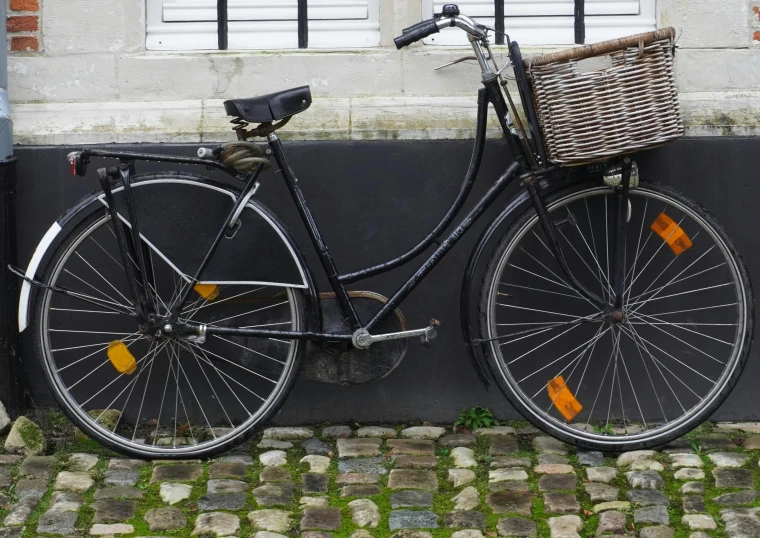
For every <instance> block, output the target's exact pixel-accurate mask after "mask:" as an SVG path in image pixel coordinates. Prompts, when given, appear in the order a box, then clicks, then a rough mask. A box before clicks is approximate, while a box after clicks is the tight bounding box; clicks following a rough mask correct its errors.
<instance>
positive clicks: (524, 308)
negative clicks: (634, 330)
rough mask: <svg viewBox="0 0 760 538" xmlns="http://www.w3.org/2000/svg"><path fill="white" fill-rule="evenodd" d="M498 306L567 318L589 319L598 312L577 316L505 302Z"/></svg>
mask: <svg viewBox="0 0 760 538" xmlns="http://www.w3.org/2000/svg"><path fill="white" fill-rule="evenodd" d="M496 304H497V305H498V306H504V307H506V308H516V309H518V310H529V311H530V312H539V313H541V314H553V315H555V316H562V317H566V318H574V319H588V318H590V317H593V316H596V315H597V314H596V313H594V314H588V315H586V316H575V315H572V314H563V313H561V312H552V311H551V310H541V309H539V308H528V307H527V306H517V305H512V304H505V303H496Z"/></svg>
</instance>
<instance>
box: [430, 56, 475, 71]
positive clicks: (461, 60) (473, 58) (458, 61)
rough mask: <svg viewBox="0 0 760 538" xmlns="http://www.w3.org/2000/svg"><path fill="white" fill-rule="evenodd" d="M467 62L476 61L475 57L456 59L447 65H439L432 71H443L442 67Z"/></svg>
mask: <svg viewBox="0 0 760 538" xmlns="http://www.w3.org/2000/svg"><path fill="white" fill-rule="evenodd" d="M468 60H477V58H476V57H475V56H462V57H461V58H457V59H456V60H454V61H453V62H449V63H447V64H443V65H439V66H438V67H436V68H435V69H434V71H438V70H439V69H443V68H444V67H449V66H450V65H454V64H458V63H462V62H466V61H468Z"/></svg>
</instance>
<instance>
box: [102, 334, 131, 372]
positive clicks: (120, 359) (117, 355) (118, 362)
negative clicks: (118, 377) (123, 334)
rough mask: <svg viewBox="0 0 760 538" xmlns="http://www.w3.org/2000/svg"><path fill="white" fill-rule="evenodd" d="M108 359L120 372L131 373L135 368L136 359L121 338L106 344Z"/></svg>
mask: <svg viewBox="0 0 760 538" xmlns="http://www.w3.org/2000/svg"><path fill="white" fill-rule="evenodd" d="M106 353H107V354H108V360H110V361H111V364H113V367H114V368H116V370H117V371H118V372H119V373H120V374H127V375H131V374H134V373H135V370H137V361H136V360H135V358H134V356H133V355H132V353H130V351H129V348H127V346H126V345H125V344H124V342H122V341H121V340H114V341H113V342H111V343H110V344H108V351H107V352H106Z"/></svg>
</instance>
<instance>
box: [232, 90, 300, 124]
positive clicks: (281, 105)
mask: <svg viewBox="0 0 760 538" xmlns="http://www.w3.org/2000/svg"><path fill="white" fill-rule="evenodd" d="M309 105H311V90H310V89H309V87H308V86H300V87H298V88H291V89H289V90H283V91H281V92H275V93H270V94H268V95H261V96H259V97H250V98H248V99H230V100H228V101H225V102H224V110H225V111H226V112H227V115H228V116H238V117H240V118H243V119H244V120H245V121H249V122H251V123H267V122H273V121H277V120H281V119H283V118H287V117H289V116H292V115H294V114H298V113H299V112H303V111H304V110H306V109H307V108H309Z"/></svg>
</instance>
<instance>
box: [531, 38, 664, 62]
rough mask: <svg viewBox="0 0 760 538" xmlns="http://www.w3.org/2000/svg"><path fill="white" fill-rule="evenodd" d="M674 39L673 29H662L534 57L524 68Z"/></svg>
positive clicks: (601, 54) (581, 58)
mask: <svg viewBox="0 0 760 538" xmlns="http://www.w3.org/2000/svg"><path fill="white" fill-rule="evenodd" d="M675 37H676V30H675V28H662V29H660V30H656V31H654V32H645V33H643V34H635V35H631V36H628V37H623V38H620V39H612V40H610V41H602V42H601V43H594V44H593V45H586V46H583V47H575V48H573V49H567V50H563V51H560V52H554V53H552V54H544V55H543V56H534V57H533V58H526V59H525V67H527V68H531V67H536V66H539V65H547V64H550V63H554V62H565V61H568V60H583V59H584V58H592V57H594V56H603V55H605V54H609V53H611V52H615V51H618V50H622V49H626V48H628V47H639V48H641V47H643V46H644V45H649V44H650V43H653V42H655V41H662V40H664V39H670V40H671V41H673V40H674V39H675Z"/></svg>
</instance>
